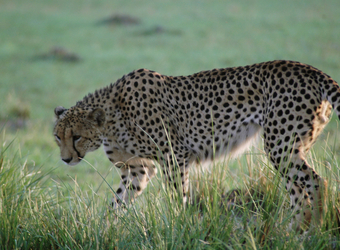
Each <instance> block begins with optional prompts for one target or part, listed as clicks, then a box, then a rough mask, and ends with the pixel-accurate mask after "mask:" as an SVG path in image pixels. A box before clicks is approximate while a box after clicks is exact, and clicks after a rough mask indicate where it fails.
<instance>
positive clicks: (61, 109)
mask: <svg viewBox="0 0 340 250" xmlns="http://www.w3.org/2000/svg"><path fill="white" fill-rule="evenodd" d="M66 110H67V109H66V108H64V107H62V106H58V107H56V108H55V109H54V114H55V116H56V118H57V119H59V117H60V116H61V115H62V114H63V113H64V112H65V111H66Z"/></svg>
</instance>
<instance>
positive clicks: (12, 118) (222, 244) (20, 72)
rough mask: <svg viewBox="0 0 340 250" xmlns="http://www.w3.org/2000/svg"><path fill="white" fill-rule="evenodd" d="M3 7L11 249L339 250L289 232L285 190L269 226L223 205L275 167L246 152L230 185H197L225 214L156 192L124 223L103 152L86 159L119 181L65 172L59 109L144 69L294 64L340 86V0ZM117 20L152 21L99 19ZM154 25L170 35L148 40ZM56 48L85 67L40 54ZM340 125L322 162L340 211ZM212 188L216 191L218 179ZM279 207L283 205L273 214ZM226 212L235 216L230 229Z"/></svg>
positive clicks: (4, 229) (178, 71)
mask: <svg viewBox="0 0 340 250" xmlns="http://www.w3.org/2000/svg"><path fill="white" fill-rule="evenodd" d="M0 6H1V7H0V34H1V35H0V76H1V77H0V87H1V91H0V100H2V101H1V104H2V105H1V109H0V126H1V127H2V126H4V129H3V130H2V131H1V135H0V143H1V145H2V151H1V152H2V155H1V157H2V158H3V159H6V160H3V161H2V165H1V166H2V168H1V170H0V175H1V177H0V183H1V185H0V207H1V211H0V223H2V224H1V226H0V236H1V241H0V242H1V245H0V248H1V247H3V248H9V249H13V248H22V249H23V248H32V249H33V248H34V249H35V248H36V246H38V247H41V249H45V248H47V247H48V248H67V247H69V248H70V249H74V248H81V247H83V248H97V247H98V248H113V247H114V246H116V247H117V248H118V249H119V248H123V249H124V248H131V249H133V248H136V246H137V248H144V249H149V248H151V247H153V248H156V249H164V248H169V249H172V248H176V247H177V248H189V246H190V247H191V248H204V249H209V248H211V249H216V248H223V249H225V248H228V247H229V248H230V249H235V248H236V249H237V248H246V249H247V248H248V249H254V248H255V247H258V248H261V247H263V248H267V249H275V247H276V246H277V248H278V249H285V248H286V249H287V248H290V246H296V248H301V247H299V246H303V247H305V248H311V249H322V247H323V246H326V249H327V248H329V247H330V246H331V244H333V243H332V242H333V238H332V236H329V235H330V234H329V233H328V231H327V230H326V229H320V230H319V231H318V230H312V231H311V233H310V235H309V236H301V237H300V236H294V235H291V234H290V233H289V231H287V230H286V226H287V223H288V222H287V220H285V219H284V218H286V215H287V214H288V215H289V210H286V206H287V198H286V196H285V195H286V194H285V192H281V191H280V190H279V191H280V192H278V194H275V195H277V196H275V197H276V198H273V196H272V194H269V198H268V202H267V203H265V207H264V208H263V209H262V208H261V209H260V211H259V212H257V213H258V214H259V216H260V217H261V218H262V219H261V220H262V222H261V223H262V224H260V226H259V227H258V226H256V225H254V224H256V223H255V222H252V221H251V220H250V221H248V218H249V214H253V212H251V211H250V210H251V209H250V208H249V209H248V208H247V207H246V208H245V211H244V213H243V215H244V216H243V217H242V216H241V218H238V217H237V218H234V217H233V216H231V215H230V213H232V212H226V211H225V210H223V209H222V208H220V207H219V206H217V205H216V204H218V203H219V202H220V199H221V196H220V194H219V191H221V190H222V189H227V190H230V189H233V188H239V187H240V188H244V187H245V186H247V185H248V186H249V185H251V184H250V183H252V181H254V180H256V178H255V177H254V174H259V175H260V174H263V173H266V171H269V170H266V169H267V168H266V165H267V163H266V161H265V160H263V161H264V163H261V162H260V163H252V164H248V161H247V157H245V156H243V157H241V158H240V159H239V160H236V161H232V162H228V166H227V167H225V166H224V167H223V169H224V170H225V174H224V175H223V176H225V177H224V178H217V177H216V179H209V180H204V179H203V180H201V179H199V180H198V181H197V183H201V182H202V183H206V184H207V186H212V187H215V189H214V188H213V190H210V191H209V190H205V189H204V188H205V187H204V186H203V187H200V188H201V189H202V190H203V191H200V192H198V191H197V190H196V191H197V192H198V193H201V194H204V195H203V197H205V199H206V200H211V199H212V200H213V201H214V202H215V205H214V206H210V205H209V206H208V205H206V206H203V211H199V210H198V209H197V208H195V207H191V208H188V209H186V210H183V209H182V208H180V207H178V206H177V207H176V206H175V207H172V206H171V203H170V201H169V199H170V198H169V197H168V196H167V195H166V194H165V193H164V192H163V191H159V190H162V189H161V187H160V185H156V187H150V188H149V189H148V191H147V193H146V194H144V195H143V197H142V198H141V199H139V200H138V201H137V204H136V207H135V208H134V209H136V210H133V208H131V209H132V210H131V212H130V213H127V214H124V215H119V216H120V218H119V219H118V220H117V221H116V222H115V223H116V224H114V226H113V225H112V223H114V221H115V220H114V215H113V214H112V213H108V211H107V206H106V205H107V204H108V200H109V199H110V197H111V195H112V194H111V187H110V186H112V187H113V189H115V188H116V187H117V184H118V180H119V178H118V173H117V171H116V170H115V169H114V168H112V165H111V164H110V163H109V162H108V160H107V159H106V157H105V154H104V153H103V152H102V151H100V150H99V151H97V152H95V153H91V154H89V155H88V156H87V157H86V159H87V161H88V162H90V163H91V164H92V165H93V167H94V168H95V169H97V170H98V171H99V172H100V173H101V174H102V175H103V176H105V177H106V180H107V182H108V183H109V185H110V186H108V185H106V183H105V182H104V181H103V180H102V178H101V177H100V175H99V174H98V173H97V172H96V171H95V170H94V168H93V167H91V166H90V165H89V164H86V163H82V164H81V165H78V166H76V167H68V166H65V165H63V164H62V163H61V161H60V159H59V150H58V148H57V146H56V145H55V143H54V141H53V136H52V128H53V116H54V115H53V109H54V108H55V107H56V106H59V105H63V106H65V107H70V106H72V105H74V104H75V102H76V101H77V100H80V99H81V98H82V97H83V96H85V95H86V94H87V93H88V92H93V91H94V90H95V89H98V88H101V87H103V86H106V85H108V84H109V83H111V82H114V81H116V80H117V79H118V78H120V77H121V76H122V75H124V74H126V73H128V72H130V71H132V70H134V69H137V68H149V69H152V70H156V71H158V72H160V73H163V74H168V75H186V74H191V73H194V72H197V71H200V70H206V69H211V68H221V67H230V66H238V65H246V64H252V63H256V62H261V61H268V60H274V59H290V60H297V61H301V62H304V63H308V64H311V65H313V66H315V67H317V68H319V69H321V70H323V71H324V72H326V73H327V74H329V75H331V76H332V77H333V78H334V79H335V80H337V81H340V71H339V68H340V60H339V56H338V55H339V49H340V47H339V46H340V45H339V40H340V29H339V28H338V27H340V18H339V15H338V13H339V12H340V5H339V4H338V1H336V0H325V1H322V2H321V1H314V0H312V1H307V0H304V1H292V0H288V1H264V0H262V1H194V0H186V1H170V0H166V1H151V0H147V1H136V0H135V1H108V0H96V1H66V0H60V1H43V0H35V1H23V0H16V1H0ZM114 13H120V14H129V15H131V16H133V17H137V18H139V19H140V20H141V23H140V24H139V25H135V26H120V25H111V26H105V25H97V23H98V21H100V20H102V19H104V18H106V17H108V16H110V15H112V14H114ZM156 26H161V27H163V28H164V30H168V31H170V32H164V33H159V34H157V33H156V34H151V35H143V34H145V33H147V32H149V31H150V30H153V28H154V27H156ZM171 31H173V32H171ZM54 46H62V47H64V48H66V49H67V50H69V51H71V52H74V53H76V54H77V55H79V57H80V58H81V61H79V62H65V61H61V60H53V59H49V60H37V56H39V55H42V54H45V53H47V52H48V51H49V50H50V49H51V48H52V47H54ZM5 123H6V125H5ZM337 131H338V123H337V119H335V118H333V119H332V121H331V122H330V124H329V125H328V126H327V128H326V129H325V132H324V133H323V134H322V135H321V136H320V138H319V141H318V142H320V143H317V144H316V145H315V147H314V149H315V150H314V151H313V155H312V160H313V164H314V165H315V168H316V169H317V171H318V172H319V173H320V174H321V175H322V176H324V177H325V179H330V180H333V184H332V185H331V188H332V189H331V190H330V193H331V194H332V195H331V196H330V200H329V202H330V203H331V202H333V203H334V201H335V197H337V192H336V189H335V187H336V186H337V183H336V181H338V180H339V176H340V172H339V171H340V170H339V164H338V162H339V152H340V144H339V143H337V142H338V141H339V139H340V136H339V133H337ZM11 142H13V145H12V146H10V147H9V148H7V149H6V150H5V151H4V148H6V147H7V146H8V145H9V144H10V143H11ZM327 143H328V144H327ZM326 145H327V146H326ZM253 155H254V154H251V157H252V156H253ZM254 157H255V156H254ZM329 163H330V164H329ZM252 169H254V170H252ZM39 171H40V173H38V172H39ZM254 171H255V172H254ZM33 172H34V174H33ZM213 173H215V172H214V171H213ZM30 174H31V175H30ZM215 175H216V176H219V177H220V176H221V175H220V174H218V173H217V174H215ZM195 178H196V177H192V179H193V182H195ZM202 178H203V177H202ZM204 178H207V177H204ZM265 179H266V185H269V187H274V186H275V185H273V184H271V180H272V177H270V178H265ZM155 182H156V181H155ZM214 182H215V183H216V186H214V185H215V184H208V183H214ZM195 183H196V182H195ZM222 184H223V187H222V186H221V185H222ZM201 185H203V184H201ZM270 185H273V186H270ZM275 190H276V189H275ZM158 191H159V192H158ZM196 191H195V192H196ZM9 194H10V195H9ZM154 200H156V201H159V202H156V203H155V202H153V201H154ZM270 201H273V202H270ZM278 201H280V202H281V204H284V206H282V207H279V206H276V205H275V206H276V207H275V209H273V208H272V207H271V206H273V204H276V203H277V202H278ZM143 203H145V205H146V207H145V208H143V207H141V206H142V205H143ZM272 210H273V211H272ZM134 211H135V212H134ZM226 213H227V214H226ZM200 214H203V216H201V215H200ZM220 215H221V216H222V217H225V218H223V219H221V220H222V222H221V221H220V217H221V216H220ZM269 215H270V216H269ZM266 216H267V217H266ZM268 216H269V217H268ZM230 217H231V218H232V219H228V218H230ZM264 218H265V219H264ZM273 218H275V220H277V219H278V220H279V221H280V222H278V223H274V222H273ZM329 220H331V219H329ZM266 223H267V224H266ZM266 225H269V228H270V230H269V231H268V229H266V228H268V227H267V226H266ZM255 227H256V228H255ZM281 228H283V230H282V231H280V230H279V229H281ZM263 232H269V233H268V235H267V236H268V237H265V238H266V239H270V240H268V241H266V242H263V241H262V239H261V237H262V235H263ZM313 233H314V234H313ZM308 237H309V238H308ZM329 237H330V238H329ZM243 241H245V242H246V243H245V244H244V245H242V244H243Z"/></svg>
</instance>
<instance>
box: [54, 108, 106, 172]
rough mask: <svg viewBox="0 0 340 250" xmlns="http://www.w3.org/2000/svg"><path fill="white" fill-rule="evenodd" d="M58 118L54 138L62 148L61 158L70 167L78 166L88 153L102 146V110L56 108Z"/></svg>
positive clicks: (103, 120) (103, 118) (103, 115)
mask: <svg viewBox="0 0 340 250" xmlns="http://www.w3.org/2000/svg"><path fill="white" fill-rule="evenodd" d="M54 113H55V116H56V118H57V120H56V122H55V126H54V131H53V132H54V137H55V140H56V142H57V144H58V146H59V148H60V157H61V159H62V160H63V161H64V162H65V163H66V164H68V165H71V166H73V165H76V164H78V163H79V162H80V161H81V160H82V159H83V158H84V156H85V154H86V153H87V152H91V151H94V150H96V149H97V148H99V147H100V145H101V144H102V132H101V131H102V128H103V126H104V123H105V112H104V111H103V110H102V109H99V108H98V109H93V110H86V109H83V108H81V107H77V106H75V107H72V108H70V109H65V108H64V107H61V106H59V107H56V108H55V110H54Z"/></svg>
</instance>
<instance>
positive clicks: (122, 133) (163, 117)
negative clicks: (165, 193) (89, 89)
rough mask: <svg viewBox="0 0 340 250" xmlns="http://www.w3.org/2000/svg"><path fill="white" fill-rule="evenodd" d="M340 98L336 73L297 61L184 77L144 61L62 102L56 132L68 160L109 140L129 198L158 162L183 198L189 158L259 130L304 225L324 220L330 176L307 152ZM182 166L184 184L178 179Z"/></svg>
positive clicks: (235, 145) (229, 150) (206, 155)
mask: <svg viewBox="0 0 340 250" xmlns="http://www.w3.org/2000/svg"><path fill="white" fill-rule="evenodd" d="M339 99H340V89H339V86H338V84H337V83H336V82H335V81H334V80H333V79H332V78H330V77H329V76H328V75H326V74H324V73H323V72H321V71H320V70H318V69H316V68H314V67H312V66H309V65H305V64H302V63H298V62H292V61H272V62H264V63H259V64H254V65H250V66H245V67H235V68H225V69H213V70H208V71H202V72H199V73H196V74H193V75H189V76H179V77H172V76H165V75H161V74H158V73H156V72H154V71H149V70H147V69H139V70H136V71H133V72H131V73H129V74H127V75H125V76H123V77H122V78H121V79H119V80H118V81H117V82H116V83H114V84H111V85H110V86H108V87H106V88H103V89H100V90H99V91H96V92H95V93H93V94H89V95H88V96H86V97H84V99H83V100H81V101H79V102H77V104H76V105H75V106H73V107H71V108H70V109H65V108H63V107H57V108H56V109H55V114H56V117H57V121H56V124H55V128H54V135H55V137H56V141H57V143H58V145H59V147H60V150H61V158H62V160H63V161H64V162H66V163H67V164H70V165H75V164H77V163H79V162H80V161H81V159H82V158H83V157H84V156H85V154H86V153H87V152H89V151H93V150H95V149H97V148H98V147H99V146H100V145H101V144H103V146H104V150H105V152H106V155H107V157H108V158H109V160H110V161H111V162H113V163H114V164H116V166H117V167H119V168H120V169H121V172H122V175H121V179H122V181H121V183H120V185H119V188H118V190H117V194H118V196H119V198H120V199H122V200H123V201H124V202H128V201H129V200H130V199H134V198H135V197H136V196H138V195H139V194H141V193H142V191H143V189H144V188H145V187H146V185H147V182H148V181H149V180H150V178H152V177H153V176H154V175H155V174H156V168H155V166H154V161H153V160H157V161H158V162H159V164H160V165H161V168H162V170H163V172H164V173H165V176H168V177H167V179H168V181H169V182H170V183H173V184H174V186H175V187H176V188H178V187H180V186H181V188H182V189H183V196H184V201H185V200H186V192H187V187H188V170H189V166H190V165H191V163H194V162H197V161H201V162H203V161H204V160H207V159H212V158H213V157H217V156H219V155H225V154H233V153H235V152H236V151H240V150H241V151H242V150H244V149H245V148H247V147H245V145H249V143H250V142H251V141H252V140H253V139H254V138H256V137H257V135H258V134H259V132H260V131H261V130H262V131H263V138H264V148H265V151H266V153H267V155H268V156H269V158H270V160H271V162H272V164H273V165H274V167H275V168H276V169H277V170H278V172H279V173H281V175H282V176H283V177H285V179H286V181H287V185H286V188H287V190H288V191H289V192H290V199H291V206H292V209H294V210H295V211H296V213H297V216H296V220H295V223H296V225H294V226H295V227H296V228H299V226H300V225H301V223H306V224H309V222H310V220H311V217H312V214H314V216H315V217H316V219H317V220H319V221H320V220H321V216H320V214H321V212H322V207H323V206H322V200H321V198H322V196H321V193H322V192H321V190H322V189H324V187H325V185H326V184H325V183H326V182H325V181H324V180H322V178H321V177H320V176H319V175H318V174H317V173H316V172H315V171H314V169H313V168H312V167H311V166H310V165H309V164H308V163H307V162H306V153H307V152H308V151H309V149H310V147H311V146H312V144H313V143H314V142H315V140H316V138H317V136H318V135H319V134H320V132H321V131H322V129H323V128H324V127H325V125H326V124H327V123H328V121H329V117H330V114H331V107H333V109H334V110H335V111H336V113H337V115H338V116H339V114H340V112H339V111H340V105H339ZM171 151H173V153H174V155H175V156H176V158H175V159H174V158H173V157H172V156H171ZM177 170H178V171H179V172H180V178H181V180H182V182H181V183H178V182H176V181H175V179H176V178H175V176H174V175H175V174H174V173H176V171H177ZM180 184H181V185H180ZM117 202H119V200H118V201H116V200H115V199H114V204H117ZM312 211H314V213H312Z"/></svg>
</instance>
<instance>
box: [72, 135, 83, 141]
mask: <svg viewBox="0 0 340 250" xmlns="http://www.w3.org/2000/svg"><path fill="white" fill-rule="evenodd" d="M80 138H81V136H80V135H74V136H73V141H79V140H80Z"/></svg>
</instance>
